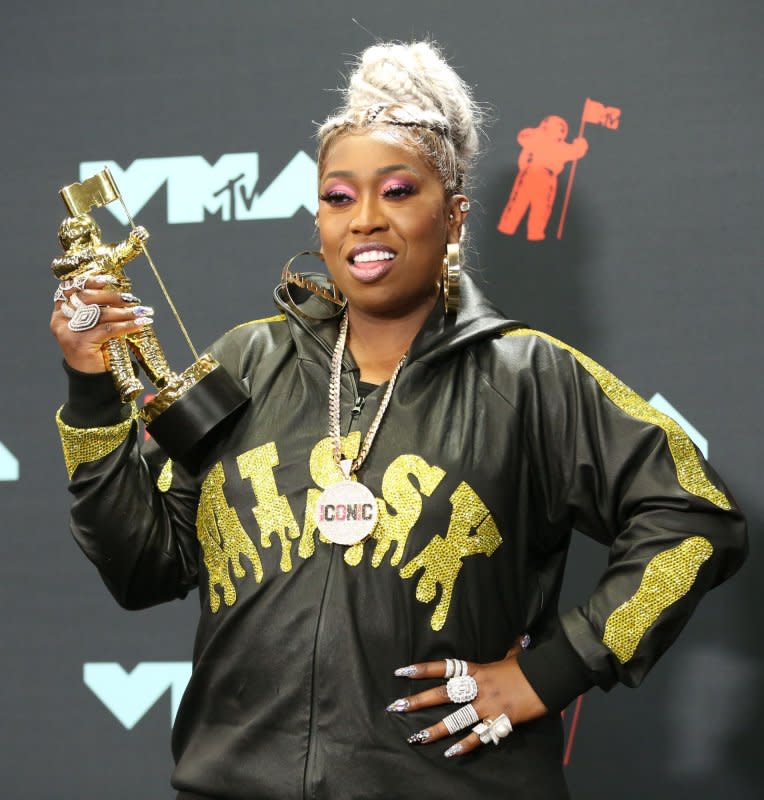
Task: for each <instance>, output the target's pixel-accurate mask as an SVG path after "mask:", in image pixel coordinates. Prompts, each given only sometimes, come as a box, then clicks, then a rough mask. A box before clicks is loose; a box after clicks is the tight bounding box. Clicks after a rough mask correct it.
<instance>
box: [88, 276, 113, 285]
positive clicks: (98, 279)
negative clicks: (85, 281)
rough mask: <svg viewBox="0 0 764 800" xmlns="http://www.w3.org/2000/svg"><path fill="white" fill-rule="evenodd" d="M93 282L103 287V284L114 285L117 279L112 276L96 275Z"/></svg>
mask: <svg viewBox="0 0 764 800" xmlns="http://www.w3.org/2000/svg"><path fill="white" fill-rule="evenodd" d="M93 281H94V282H95V283H98V284H100V285H101V286H103V285H104V284H105V283H116V282H117V279H116V278H115V277H114V276H113V275H96V276H95V277H94V278H93Z"/></svg>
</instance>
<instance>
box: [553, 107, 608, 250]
mask: <svg viewBox="0 0 764 800" xmlns="http://www.w3.org/2000/svg"><path fill="white" fill-rule="evenodd" d="M587 122H588V123H589V124H590V125H602V126H603V127H604V128H609V129H610V130H611V131H617V130H618V126H619V125H620V124H621V109H620V108H616V107H615V106H606V105H605V104H604V103H598V102H597V101H596V100H592V99H591V97H587V98H586V101H585V102H584V110H583V111H582V112H581V125H580V126H579V129H578V135H579V137H581V136H583V135H584V127H585V126H586V123H587ZM576 164H578V159H576V160H575V161H574V162H573V163H572V164H571V167H570V176H569V177H568V185H567V187H566V188H565V200H564V202H563V204H562V212H561V213H560V224H559V225H558V226H557V238H558V239H562V229H563V227H564V226H565V215H566V214H567V213H568V203H569V202H570V193H571V191H572V189H573V179H574V178H575V177H576Z"/></svg>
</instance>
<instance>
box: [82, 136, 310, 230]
mask: <svg viewBox="0 0 764 800" xmlns="http://www.w3.org/2000/svg"><path fill="white" fill-rule="evenodd" d="M104 166H107V167H108V168H109V169H110V170H111V172H112V174H113V175H114V178H115V180H116V182H117V186H119V188H120V191H121V192H122V195H123V197H124V198H125V202H126V204H127V207H128V209H129V210H130V213H131V214H132V215H133V216H136V215H137V214H138V213H139V212H140V211H141V209H142V208H143V207H144V206H145V205H146V203H148V202H149V200H151V198H152V197H153V196H154V195H155V194H156V193H157V192H158V191H159V190H160V189H161V188H162V187H163V186H166V187H167V222H168V223H169V224H170V225H177V224H183V223H185V224H188V223H199V222H204V220H205V218H206V217H208V216H219V218H220V219H221V220H223V221H224V222H231V221H243V220H256V219H289V218H290V217H293V216H294V215H295V214H296V213H297V212H298V211H299V210H300V209H301V208H304V209H305V210H306V211H308V212H309V213H310V214H311V215H312V214H315V213H316V210H317V208H318V199H317V196H316V180H317V167H316V162H315V161H314V160H313V159H312V158H311V157H310V156H309V155H308V154H307V153H305V152H304V151H302V150H300V151H298V152H297V153H296V154H295V155H294V157H293V158H292V159H291V160H290V161H289V163H288V164H287V165H286V166H285V167H284V168H283V169H282V170H281V172H280V173H279V174H278V175H277V176H276V177H275V178H274V179H273V181H272V182H271V183H270V185H268V186H266V187H265V188H264V189H263V190H262V191H261V192H258V191H257V182H258V179H259V177H260V159H259V154H258V153H226V154H224V155H222V156H220V158H219V159H218V160H217V161H216V162H215V163H214V164H210V163H209V162H208V161H207V160H206V159H205V158H204V157H202V156H169V157H167V158H137V159H135V161H133V162H132V164H130V166H128V167H124V168H123V167H121V166H120V165H119V164H117V162H116V161H109V160H106V161H83V162H82V163H81V164H80V180H84V179H85V178H88V177H90V176H91V175H93V174H95V173H96V172H99V171H100V170H102V169H103V168H104ZM106 208H107V209H108V210H109V211H110V212H111V213H112V214H113V215H114V216H115V217H116V218H117V219H118V220H119V221H120V222H121V223H122V224H126V223H127V218H126V217H125V213H124V211H123V210H122V208H121V206H120V204H119V203H111V204H110V205H108V206H106Z"/></svg>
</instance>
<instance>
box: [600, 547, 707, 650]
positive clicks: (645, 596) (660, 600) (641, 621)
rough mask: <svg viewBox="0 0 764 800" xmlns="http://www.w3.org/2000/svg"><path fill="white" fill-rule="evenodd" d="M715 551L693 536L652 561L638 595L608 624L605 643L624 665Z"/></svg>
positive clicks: (616, 611)
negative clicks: (651, 627)
mask: <svg viewBox="0 0 764 800" xmlns="http://www.w3.org/2000/svg"><path fill="white" fill-rule="evenodd" d="M713 551H714V549H713V547H712V546H711V542H709V541H708V539H705V538H704V537H702V536H692V537H691V538H689V539H685V540H684V541H683V542H682V543H681V544H679V545H677V546H676V547H672V548H671V549H670V550H664V551H663V552H662V553H658V555H657V556H654V557H653V558H652V559H651V560H650V563H649V564H648V565H647V567H646V568H645V572H644V575H643V576H642V582H641V583H640V584H639V589H637V592H636V594H635V595H633V596H632V597H630V598H629V599H628V600H627V601H626V602H625V603H623V604H622V605H620V606H619V607H618V608H616V610H615V611H614V612H613V613H612V614H611V615H610V616H609V617H608V619H607V622H606V623H605V635H604V636H603V639H602V641H603V643H604V644H605V646H606V647H608V648H609V649H610V650H612V651H613V653H615V655H616V657H617V658H618V660H619V661H620V662H621V663H622V664H625V663H626V662H627V661H629V660H630V659H631V658H632V657H633V655H634V652H635V651H636V649H637V646H638V645H639V642H640V640H641V639H642V637H643V636H644V634H645V632H646V631H647V629H648V628H649V627H650V626H651V625H652V624H653V623H654V622H655V621H656V620H657V619H658V617H659V616H660V614H661V612H662V611H664V610H665V609H667V608H668V607H669V606H670V605H671V604H672V603H676V601H677V600H679V599H681V598H682V597H684V596H685V595H686V594H687V592H689V591H690V589H691V588H692V585H693V583H695V578H696V577H697V575H698V570H699V569H700V567H701V565H702V564H703V562H704V561H706V560H708V559H709V558H710V557H711V554H712V553H713Z"/></svg>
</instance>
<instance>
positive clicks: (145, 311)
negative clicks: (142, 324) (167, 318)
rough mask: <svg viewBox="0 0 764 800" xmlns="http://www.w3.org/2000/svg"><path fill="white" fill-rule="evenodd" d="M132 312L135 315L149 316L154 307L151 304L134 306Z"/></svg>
mask: <svg viewBox="0 0 764 800" xmlns="http://www.w3.org/2000/svg"><path fill="white" fill-rule="evenodd" d="M132 312H133V314H134V315H135V316H136V317H150V316H151V315H152V314H153V313H154V309H153V308H152V307H151V306H136V307H135V308H134V309H132Z"/></svg>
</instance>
